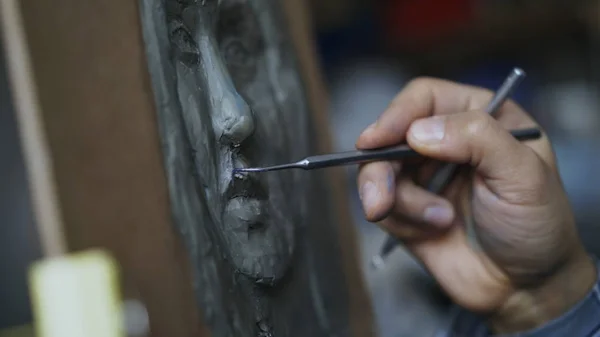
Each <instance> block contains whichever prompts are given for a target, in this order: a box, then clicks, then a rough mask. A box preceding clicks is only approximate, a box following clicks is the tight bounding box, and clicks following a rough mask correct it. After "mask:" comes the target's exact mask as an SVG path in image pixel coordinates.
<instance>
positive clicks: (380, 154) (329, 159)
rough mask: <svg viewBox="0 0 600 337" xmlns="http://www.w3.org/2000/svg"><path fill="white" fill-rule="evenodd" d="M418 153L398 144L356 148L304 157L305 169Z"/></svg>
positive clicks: (397, 158)
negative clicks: (386, 146) (374, 148)
mask: <svg viewBox="0 0 600 337" xmlns="http://www.w3.org/2000/svg"><path fill="white" fill-rule="evenodd" d="M418 155H419V154H418V153H417V152H416V151H415V150H413V149H411V148H410V147H409V146H408V145H398V146H392V147H388V148H382V149H377V150H357V151H347V152H339V153H330V154H324V155H319V156H312V157H308V158H306V160H307V161H308V164H307V165H306V168H307V169H318V168H324V167H331V166H341V165H347V164H356V163H362V162H369V161H386V160H399V159H403V158H406V157H416V156H418Z"/></svg>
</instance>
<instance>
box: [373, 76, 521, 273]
mask: <svg viewBox="0 0 600 337" xmlns="http://www.w3.org/2000/svg"><path fill="white" fill-rule="evenodd" d="M525 75H526V74H525V72H524V71H523V70H522V69H520V68H513V70H512V71H511V72H510V74H509V75H508V77H507V78H506V79H505V80H504V82H503V83H502V85H501V86H500V88H499V89H498V91H496V93H495V94H494V96H493V97H492V100H491V101H490V102H489V103H488V105H487V107H486V109H485V112H486V113H488V114H490V115H492V116H493V115H494V114H495V113H496V112H497V111H498V110H499V109H500V107H501V106H502V104H504V102H505V101H506V99H507V98H508V97H509V96H510V95H511V94H512V92H513V91H514V90H515V89H516V88H517V86H518V85H519V84H520V83H521V81H523V79H524V78H525ZM457 168H458V165H457V164H453V163H448V164H445V165H444V166H442V167H441V168H440V169H438V171H436V172H435V174H434V175H433V177H432V178H431V179H430V180H429V183H428V184H427V190H428V191H429V192H432V193H434V194H439V193H441V192H442V191H443V190H444V188H446V186H447V185H448V184H449V183H450V181H451V180H452V178H453V176H454V174H455V173H456V171H457ZM399 244H400V242H399V241H398V240H397V239H396V238H394V237H393V236H391V235H388V236H387V238H386V241H385V242H384V243H383V245H382V246H381V249H380V252H379V255H376V256H374V257H373V258H372V260H371V265H372V266H373V267H375V268H381V267H383V265H384V261H385V258H386V257H387V256H388V255H389V254H390V253H391V252H392V251H393V250H394V248H396V247H397V246H398V245H399Z"/></svg>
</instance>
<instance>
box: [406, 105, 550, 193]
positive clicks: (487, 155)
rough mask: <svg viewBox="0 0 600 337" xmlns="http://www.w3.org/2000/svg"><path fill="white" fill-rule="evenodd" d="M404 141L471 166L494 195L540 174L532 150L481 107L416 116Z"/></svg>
mask: <svg viewBox="0 0 600 337" xmlns="http://www.w3.org/2000/svg"><path fill="white" fill-rule="evenodd" d="M407 141H408V143H409V144H410V146H411V147H413V148H414V149H415V150H416V151H417V152H419V153H421V154H423V155H425V156H427V157H431V158H434V159H438V160H443V161H447V162H453V163H459V164H469V165H471V166H473V167H474V168H475V170H476V172H477V173H478V174H479V175H480V176H481V177H482V178H483V179H484V181H485V183H486V184H487V187H488V188H489V189H490V190H491V191H492V192H494V193H495V194H497V195H503V193H502V192H508V190H507V189H510V190H512V191H515V190H514V188H515V187H517V191H518V187H519V186H521V187H524V186H525V185H529V183H532V182H535V180H536V179H540V178H543V175H542V174H540V173H541V172H543V171H540V169H541V165H542V161H541V160H540V158H539V157H538V155H537V154H536V153H535V151H533V150H532V149H531V148H529V147H528V146H526V145H524V144H523V143H521V142H519V141H518V140H517V139H515V138H514V137H513V136H512V135H511V134H510V132H509V131H508V130H506V129H504V127H502V126H501V125H500V123H498V122H497V121H496V120H495V119H493V118H492V117H491V116H490V115H488V114H486V113H483V112H481V111H470V112H464V113H458V114H453V115H443V116H434V117H430V118H425V119H421V120H417V121H415V122H413V123H412V124H411V126H410V128H409V130H408V134H407ZM503 190H504V191H503ZM515 192H516V191H515Z"/></svg>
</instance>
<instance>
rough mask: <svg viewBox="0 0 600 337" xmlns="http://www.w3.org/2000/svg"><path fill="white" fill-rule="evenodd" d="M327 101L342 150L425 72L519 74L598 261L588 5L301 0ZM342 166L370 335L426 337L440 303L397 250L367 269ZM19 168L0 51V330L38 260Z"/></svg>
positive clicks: (371, 241) (595, 85) (598, 104)
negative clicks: (308, 13)
mask: <svg viewBox="0 0 600 337" xmlns="http://www.w3.org/2000/svg"><path fill="white" fill-rule="evenodd" d="M306 1H308V2H309V5H310V8H311V10H312V14H313V19H314V25H315V26H314V29H315V32H316V36H315V43H316V45H317V49H318V52H319V58H320V59H319V61H320V64H321V69H322V71H323V73H324V75H325V78H326V81H327V87H328V93H329V98H330V102H329V103H330V106H329V113H330V115H329V117H330V122H331V129H332V131H333V136H334V141H335V146H336V149H337V150H348V149H352V148H353V147H354V142H355V140H356V137H357V136H358V135H359V133H360V132H361V131H362V129H363V128H364V127H366V126H367V125H369V124H370V123H371V122H373V121H374V120H375V119H376V118H377V116H378V115H379V114H380V113H381V112H382V111H383V110H384V109H385V108H386V106H387V105H388V103H389V101H390V100H391V99H392V98H393V97H394V95H396V94H397V93H398V92H399V91H400V90H401V89H402V88H403V86H404V85H405V84H406V83H407V82H408V81H410V80H411V79H413V78H415V77H417V76H422V75H426V76H436V77H442V78H446V79H450V80H455V81H460V82H463V83H469V84H474V85H479V86H483V87H487V88H490V89H495V88H497V87H498V86H499V85H500V83H501V82H502V80H503V79H504V77H505V76H506V75H507V73H508V72H509V70H510V69H511V68H512V67H514V66H519V67H522V68H523V69H524V70H525V71H526V72H527V73H528V77H527V79H526V80H525V82H523V84H521V86H520V87H519V89H518V90H517V92H516V93H515V94H514V99H515V100H516V101H518V102H519V103H520V104H521V105H522V106H523V107H525V108H526V109H527V110H528V111H530V112H531V113H532V114H533V115H534V117H535V118H536V119H537V120H538V121H539V122H540V123H541V124H542V126H543V127H544V128H545V129H546V130H547V132H548V133H549V135H550V137H551V140H552V142H553V144H554V147H555V150H556V153H557V156H558V160H559V166H560V170H561V175H562V178H563V180H564V182H565V185H566V188H567V191H568V194H569V196H570V199H571V202H572V205H573V208H574V209H575V212H576V214H577V220H578V225H579V228H580V231H581V233H582V237H583V239H584V241H585V244H586V245H587V247H588V248H589V250H590V251H591V252H593V253H596V254H599V255H600V207H599V206H600V178H598V172H600V150H599V149H598V144H600V133H599V132H598V131H599V130H600V101H599V96H598V93H599V90H600V88H599V86H600V20H599V19H600V1H598V0H594V1H576V0H570V1H558V0H325V1H323V0H306ZM355 179H356V171H355V169H353V168H349V169H348V187H349V189H350V191H351V194H350V196H351V199H350V200H351V206H352V208H351V209H352V212H353V216H354V218H355V223H356V226H357V230H358V232H359V234H360V244H361V248H362V260H361V264H362V266H363V267H364V276H365V280H366V281H367V285H368V288H369V292H370V295H371V298H372V302H373V307H374V310H375V314H376V318H377V328H378V330H379V335H380V336H382V337H402V336H411V337H413V336H433V334H434V331H436V329H439V328H443V327H444V326H445V324H447V321H448V311H449V303H448V301H447V300H446V299H445V298H444V296H443V295H442V294H441V293H440V292H439V291H438V290H437V288H436V287H435V284H434V283H433V282H432V281H431V279H430V278H429V277H428V276H427V274H426V273H425V272H424V271H423V270H421V269H420V268H419V266H418V265H417V264H416V263H415V262H414V261H413V260H412V258H411V257H410V256H409V255H407V254H406V252H404V251H402V250H401V249H398V250H397V251H395V252H394V253H393V254H392V255H391V256H390V258H389V260H388V262H387V265H386V267H385V268H384V269H382V270H378V271H373V270H371V269H370V268H369V262H370V259H371V257H372V256H373V255H374V254H376V253H377V251H378V249H379V247H380V245H381V243H382V241H383V239H384V235H383V233H382V232H381V231H380V230H379V229H377V228H376V227H375V226H374V225H373V224H370V223H367V222H365V221H364V220H363V214H362V209H361V207H360V204H359V200H358V193H357V191H356V186H355ZM32 231H33V225H32V217H31V215H30V206H29V199H28V196H27V187H26V181H25V173H24V166H23V162H22V157H21V153H20V151H19V146H18V138H17V132H16V129H15V120H14V116H13V112H12V106H11V104H10V100H9V88H8V85H7V83H6V69H5V68H4V60H3V56H2V53H0V330H2V329H5V328H8V327H14V326H19V325H22V324H26V323H29V322H30V321H31V313H30V309H29V305H28V296H27V287H26V282H25V280H26V266H27V264H28V263H29V262H31V261H32V260H33V259H35V258H37V257H38V256H39V250H38V245H37V244H36V242H35V235H32Z"/></svg>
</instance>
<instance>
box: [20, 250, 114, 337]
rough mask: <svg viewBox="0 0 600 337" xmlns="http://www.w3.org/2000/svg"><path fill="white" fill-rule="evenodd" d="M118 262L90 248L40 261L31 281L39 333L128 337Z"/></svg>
mask: <svg viewBox="0 0 600 337" xmlns="http://www.w3.org/2000/svg"><path fill="white" fill-rule="evenodd" d="M117 270H118V268H117V265H116V262H115V261H114V260H113V259H112V258H111V257H110V256H109V255H108V254H106V253H105V252H102V251H87V252H82V253H77V254H72V255H67V256H64V257H54V258H48V259H44V260H41V261H39V262H36V263H35V264H34V265H33V266H32V267H31V269H30V274H29V282H30V292H31V301H32V309H33V316H34V324H35V331H36V336H37V337H125V329H124V326H125V325H124V322H123V315H122V309H121V298H120V297H121V294H120V289H119V280H118V271H117Z"/></svg>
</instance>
